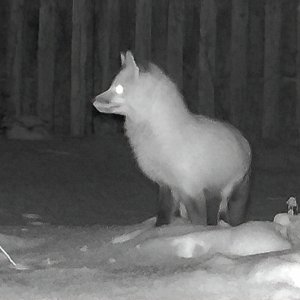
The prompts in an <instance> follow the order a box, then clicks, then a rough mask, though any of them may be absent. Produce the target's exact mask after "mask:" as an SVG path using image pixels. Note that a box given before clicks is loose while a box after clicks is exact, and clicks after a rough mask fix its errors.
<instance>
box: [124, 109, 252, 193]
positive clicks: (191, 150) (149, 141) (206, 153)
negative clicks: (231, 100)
mask: <svg viewBox="0 0 300 300" xmlns="http://www.w3.org/2000/svg"><path fill="white" fill-rule="evenodd" d="M170 109H171V108H170ZM170 113H171V111H170ZM127 134H128V137H129V139H130V142H131V144H132V146H133V150H134V153H135V155H136V158H137V161H138V163H139V166H140V168H141V169H142V170H143V172H144V173H145V174H146V175H147V176H148V177H150V178H151V179H152V180H154V181H156V182H160V183H164V184H167V185H169V186H176V187H178V186H182V187H183V188H184V189H185V190H186V191H185V192H188V193H197V191H198V189H199V188H200V187H202V185H203V186H213V187H214V188H215V187H217V188H219V189H222V188H223V187H224V185H226V183H227V182H228V180H230V177H232V176H233V174H235V175H236V176H239V174H240V176H243V174H244V173H245V171H246V170H247V169H248V168H249V165H250V161H251V151H250V147H249V144H248V143H247V141H246V140H245V139H244V138H243V137H242V135H241V134H240V133H239V132H238V131H237V130H233V129H232V128H230V127H229V126H228V125H226V124H223V123H221V122H218V121H214V120H211V119H208V118H205V117H202V116H194V115H190V119H187V120H185V122H183V123H181V124H180V125H179V127H177V128H176V127H174V130H173V131H172V132H171V131H167V132H164V131H163V130H162V131H160V132H154V131H153V130H152V128H151V127H150V126H147V123H145V124H144V126H141V125H140V126H138V127H137V128H131V130H129V131H128V133H127Z"/></svg>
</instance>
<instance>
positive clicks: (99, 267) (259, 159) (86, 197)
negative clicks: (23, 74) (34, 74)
mask: <svg viewBox="0 0 300 300" xmlns="http://www.w3.org/2000/svg"><path fill="white" fill-rule="evenodd" d="M0 143H1V144H0V148H1V149H0V154H1V157H0V163H1V166H2V167H1V170H0V182H1V184H0V196H1V207H0V222H1V224H3V225H2V226H1V227H0V245H1V246H2V247H3V248H4V249H5V250H7V251H8V253H9V254H10V255H11V256H12V258H13V259H14V260H15V262H16V263H18V264H20V265H22V266H24V267H25V268H24V269H22V270H16V269H15V268H13V266H12V265H11V264H10V263H9V262H8V260H7V259H6V258H5V257H4V255H0V281H1V284H0V299H110V300H114V299H130V300H131V299H133V300H135V299H151V300H153V299H172V300H174V299H209V300H210V299H218V300H220V299H224V300H225V299H243V300H244V299H249V300H250V299H255V300H257V299H260V300H263V299H274V300H289V299H294V300H295V299H300V246H299V244H300V234H299V232H300V220H299V218H300V217H299V218H298V217H295V218H292V219H291V220H290V219H289V218H287V216H286V215H282V216H281V217H280V218H279V221H278V219H277V223H273V222H272V220H273V218H274V216H275V215H276V214H277V213H280V212H286V203H285V201H286V200H287V198H288V197H289V196H291V195H299V192H300V168H299V167H300V156H299V150H297V149H292V150H290V149H288V150H287V149H279V150H276V149H275V150H268V151H266V150H265V149H259V148H257V149H256V152H257V155H256V158H255V167H254V177H253V188H252V201H251V204H250V207H249V213H248V219H249V221H251V220H257V221H256V222H249V223H247V224H244V225H241V226H240V227H237V228H228V227H210V228H203V227H191V226H190V225H189V224H183V223H181V222H180V221H179V222H178V223H175V224H174V225H172V226H167V227H163V228H160V229H157V228H154V227H153V221H152V220H150V221H148V222H145V223H141V222H142V221H143V220H146V219H148V218H149V217H151V216H152V215H153V214H154V211H155V205H156V202H155V194H156V189H155V186H154V185H152V184H151V183H150V182H149V181H148V180H146V179H145V178H144V177H143V176H142V175H141V174H140V173H139V171H138V170H137V168H136V166H135V163H134V161H133V159H132V156H131V155H130V150H129V149H128V147H127V144H126V141H125V140H122V139H120V138H119V137H112V138H108V137H104V138H103V139H101V140H96V139H86V140H80V141H79V140H65V141H62V140H60V141H58V140H55V141H48V142H46V141H44V142H16V141H5V140H3V141H0ZM24 213H30V214H39V215H40V216H41V220H40V221H41V223H35V224H36V225H30V224H29V221H30V219H28V217H30V216H31V215H29V216H27V218H23V217H22V214H24ZM284 221H285V222H284ZM278 222H279V223H281V224H283V225H280V224H278ZM96 223H98V224H99V225H93V226H83V224H90V225H91V224H96ZM113 224H115V225H113ZM74 225H77V226H74ZM78 225H80V226H78ZM128 234H129V235H128ZM275 250H276V251H275ZM268 251H272V252H268ZM261 252H268V253H263V254H260V253H261Z"/></svg>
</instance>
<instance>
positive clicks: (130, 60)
mask: <svg viewBox="0 0 300 300" xmlns="http://www.w3.org/2000/svg"><path fill="white" fill-rule="evenodd" d="M121 61H122V66H123V67H126V68H128V70H132V72H133V73H134V76H135V77H138V76H139V73H140V69H139V67H138V66H137V64H136V63H135V60H134V57H133V55H132V53H131V51H127V52H126V54H125V55H124V54H123V53H121Z"/></svg>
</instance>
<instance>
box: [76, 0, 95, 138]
mask: <svg viewBox="0 0 300 300" xmlns="http://www.w3.org/2000/svg"><path fill="white" fill-rule="evenodd" d="M92 12H93V1H92V0H73V20H72V21H73V28H72V63H71V76H72V82H71V135H72V136H83V135H84V134H86V133H88V132H89V131H90V130H91V121H92V120H91V119H92V118H91V111H92V105H91V103H90V100H91V98H92V95H93V73H92V69H93V64H92V57H93V20H92V16H93V14H92Z"/></svg>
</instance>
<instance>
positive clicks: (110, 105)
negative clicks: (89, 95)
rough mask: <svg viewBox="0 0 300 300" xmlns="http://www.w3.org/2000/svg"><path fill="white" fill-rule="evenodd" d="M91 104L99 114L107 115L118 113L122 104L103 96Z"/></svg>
mask: <svg viewBox="0 0 300 300" xmlns="http://www.w3.org/2000/svg"><path fill="white" fill-rule="evenodd" d="M91 102H92V103H93V105H94V107H95V108H96V109H97V110H98V111H99V112H102V113H106V114H111V113H117V111H116V110H117V109H118V108H120V106H121V103H118V102H113V101H112V100H111V99H110V98H107V97H105V96H104V95H103V94H100V95H98V96H97V97H95V98H94V99H93V100H92V101H91Z"/></svg>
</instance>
